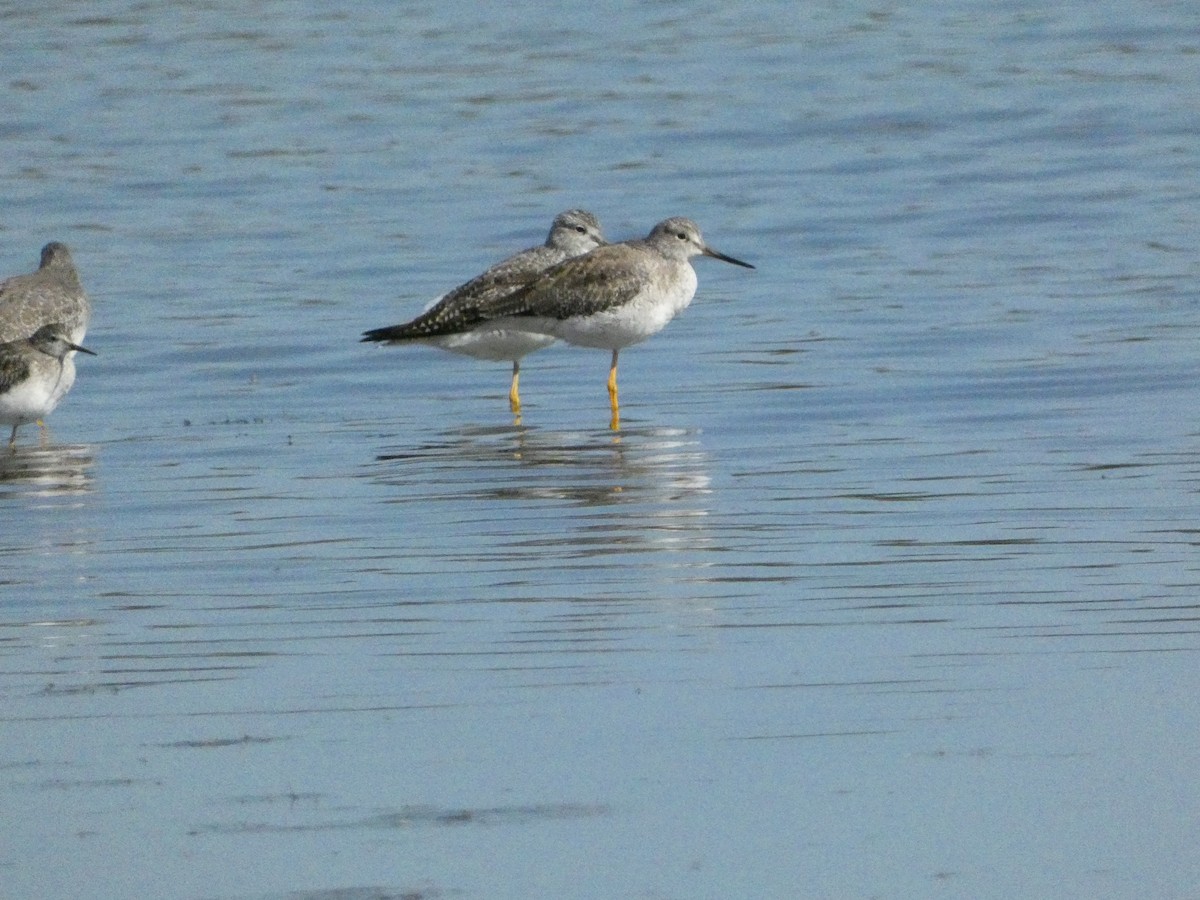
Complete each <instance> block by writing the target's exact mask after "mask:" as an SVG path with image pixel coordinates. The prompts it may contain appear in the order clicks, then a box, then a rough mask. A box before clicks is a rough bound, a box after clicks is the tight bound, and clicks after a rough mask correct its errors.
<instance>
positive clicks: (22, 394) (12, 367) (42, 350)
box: [0, 322, 96, 447]
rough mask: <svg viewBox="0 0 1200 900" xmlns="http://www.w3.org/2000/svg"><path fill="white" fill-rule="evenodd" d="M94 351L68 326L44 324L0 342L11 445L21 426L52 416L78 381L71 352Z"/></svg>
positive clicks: (0, 397)
mask: <svg viewBox="0 0 1200 900" xmlns="http://www.w3.org/2000/svg"><path fill="white" fill-rule="evenodd" d="M75 351H79V352H80V353H88V354H91V355H92V356H95V355H96V354H94V353H92V351H91V350H88V349H87V348H86V347H81V346H79V345H78V344H76V343H74V342H73V341H71V340H69V339H68V337H67V328H66V326H64V325H62V324H60V323H58V322H55V323H52V324H49V325H43V326H42V327H41V328H39V329H38V330H37V331H35V332H34V333H33V334H32V335H30V336H29V337H26V338H20V339H18V340H15V341H8V342H6V343H3V344H0V423H3V424H5V425H11V426H12V427H13V430H12V434H11V435H10V436H9V439H8V445H9V446H10V447H12V446H14V445H15V444H16V443H17V429H18V428H20V427H21V426H22V425H26V424H28V423H29V422H39V421H40V420H41V419H42V417H43V416H48V415H50V413H51V412H53V411H54V408H55V407H56V406H58V402H59V401H60V400H62V398H63V395H64V394H66V393H67V391H69V390H70V389H71V383H72V382H74V380H75V366H74V365H68V363H69V362H70V360H68V359H67V354H69V353H74V352H75Z"/></svg>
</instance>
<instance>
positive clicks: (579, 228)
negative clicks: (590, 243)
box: [575, 225, 587, 234]
mask: <svg viewBox="0 0 1200 900" xmlns="http://www.w3.org/2000/svg"><path fill="white" fill-rule="evenodd" d="M575 230H576V231H578V232H579V233H580V234H587V229H586V228H584V227H583V226H582V225H576V226H575Z"/></svg>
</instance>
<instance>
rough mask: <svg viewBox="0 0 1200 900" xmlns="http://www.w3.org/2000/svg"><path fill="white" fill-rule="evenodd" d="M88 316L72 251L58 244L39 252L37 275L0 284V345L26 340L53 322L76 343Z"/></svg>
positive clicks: (16, 278) (31, 273)
mask: <svg viewBox="0 0 1200 900" xmlns="http://www.w3.org/2000/svg"><path fill="white" fill-rule="evenodd" d="M91 313H92V306H91V303H90V302H89V301H88V297H87V294H86V293H84V290H83V285H82V284H81V283H80V281H79V273H78V271H76V269H75V263H74V262H73V261H72V260H71V251H70V250H68V249H67V245H66V244H62V243H59V242H58V241H54V242H52V243H49V244H47V245H46V246H45V247H43V248H42V258H41V265H40V266H39V267H38V269H37V271H36V272H30V273H29V274H27V275H14V276H12V277H11V278H8V279H5V280H4V281H2V282H0V342H2V341H15V340H19V339H21V338H27V337H29V336H30V335H31V334H33V333H34V332H35V331H37V330H38V329H39V328H40V327H41V326H43V325H48V324H50V323H51V322H56V323H58V324H60V325H62V326H63V327H64V328H65V329H66V333H67V335H68V337H69V338H70V340H72V341H74V342H76V343H78V342H79V341H82V340H83V336H84V335H85V334H86V333H87V326H88V321H89V319H90V318H91Z"/></svg>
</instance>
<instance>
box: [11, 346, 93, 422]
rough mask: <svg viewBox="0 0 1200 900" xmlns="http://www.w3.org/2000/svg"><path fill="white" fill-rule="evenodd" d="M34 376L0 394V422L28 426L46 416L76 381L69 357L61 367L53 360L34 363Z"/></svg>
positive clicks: (72, 363)
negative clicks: (39, 363) (38, 363)
mask: <svg viewBox="0 0 1200 900" xmlns="http://www.w3.org/2000/svg"><path fill="white" fill-rule="evenodd" d="M32 374H33V377H32V378H29V379H27V380H26V381H24V382H22V383H21V384H19V385H17V386H16V387H14V388H11V389H10V390H8V391H5V392H4V393H3V394H0V423H4V424H6V425H27V424H28V423H30V422H36V421H37V420H38V419H40V418H42V417H43V416H48V415H49V414H50V413H51V412H53V411H54V408H55V407H56V406H58V403H59V401H60V400H62V398H63V396H64V395H65V394H66V393H67V391H69V390H70V389H71V385H72V384H74V383H75V363H74V361H73V360H72V359H71V358H70V357H68V358H67V359H65V360H63V364H62V366H61V368H60V367H59V365H58V363H57V362H55V361H53V360H47V361H46V362H45V363H44V364H41V365H35V367H34V369H33V373H32Z"/></svg>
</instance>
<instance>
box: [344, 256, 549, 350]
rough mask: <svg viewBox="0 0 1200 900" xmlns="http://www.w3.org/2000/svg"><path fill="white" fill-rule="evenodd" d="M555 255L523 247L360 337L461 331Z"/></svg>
mask: <svg viewBox="0 0 1200 900" xmlns="http://www.w3.org/2000/svg"><path fill="white" fill-rule="evenodd" d="M559 256H561V254H560V253H558V251H556V250H554V249H553V248H551V247H531V248H530V249H528V250H523V251H521V252H520V253H518V254H517V255H516V256H512V257H510V258H508V259H506V260H504V262H501V263H498V264H496V265H495V266H493V267H492V268H490V269H488V270H487V271H486V272H484V273H483V274H482V275H478V276H476V277H475V278H472V279H471V280H470V281H468V282H466V283H465V284H462V285H459V286H458V287H456V288H455V289H454V290H452V291H450V292H449V293H448V294H446V295H445V296H444V297H442V299H441V300H439V301H438V302H437V303H435V304H434V305H433V306H431V307H430V308H429V309H427V310H426V311H425V312H423V313H421V315H419V316H417V317H416V318H415V319H413V320H412V321H410V322H405V323H404V324H403V325H392V326H389V327H387V328H375V329H373V330H371V331H367V332H364V334H363V339H364V340H368V341H403V340H414V339H419V338H427V337H437V336H438V335H443V334H456V333H458V332H460V331H464V330H465V329H468V328H470V327H471V326H473V325H477V324H479V323H480V322H483V321H485V320H486V319H487V318H489V316H486V315H484V314H483V312H482V311H483V310H484V309H486V307H487V306H488V305H489V304H491V303H494V302H495V301H497V300H498V299H500V298H502V297H504V296H506V295H507V294H510V293H512V292H513V291H515V290H517V289H518V288H520V287H522V286H524V285H526V284H528V283H529V282H530V281H531V280H532V279H533V278H535V277H536V276H537V274H538V273H539V272H541V271H542V270H543V269H545V268H546V266H547V265H548V263H549V262H550V261H551V260H553V259H556V258H558V257H559Z"/></svg>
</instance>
